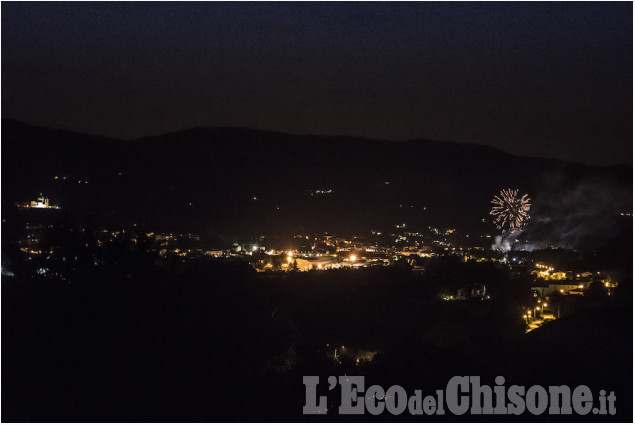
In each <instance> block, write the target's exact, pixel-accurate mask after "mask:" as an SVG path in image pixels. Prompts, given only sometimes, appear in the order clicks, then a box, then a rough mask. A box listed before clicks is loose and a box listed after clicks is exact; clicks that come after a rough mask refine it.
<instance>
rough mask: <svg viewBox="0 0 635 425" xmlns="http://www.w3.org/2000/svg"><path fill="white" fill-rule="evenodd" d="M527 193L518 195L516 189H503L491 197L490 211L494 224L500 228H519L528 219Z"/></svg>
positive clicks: (529, 206) (529, 205)
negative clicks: (491, 205)
mask: <svg viewBox="0 0 635 425" xmlns="http://www.w3.org/2000/svg"><path fill="white" fill-rule="evenodd" d="M529 201H530V199H529V195H527V194H525V195H523V196H522V197H518V189H515V190H511V189H503V190H501V191H500V193H499V194H498V195H496V196H495V197H494V199H492V204H494V206H493V207H492V211H490V214H491V215H493V216H494V224H496V227H498V228H499V229H501V230H505V229H506V228H508V229H509V230H514V229H519V228H520V227H522V226H523V225H524V224H525V222H526V221H527V220H528V219H529V214H528V211H529V209H530V208H531V204H530V203H529Z"/></svg>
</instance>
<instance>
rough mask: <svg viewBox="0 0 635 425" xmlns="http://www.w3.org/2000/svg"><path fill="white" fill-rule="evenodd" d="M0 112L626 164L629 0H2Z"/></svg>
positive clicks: (119, 131)
mask: <svg viewBox="0 0 635 425" xmlns="http://www.w3.org/2000/svg"><path fill="white" fill-rule="evenodd" d="M1 7H2V116H3V118H13V119H18V120H23V121H26V122H29V123H32V124H37V125H44V126H52V127H61V128H67V129H72V130H75V131H81V132H87V133H93V134H98V135H105V136H114V137H120V138H136V137H141V136H149V135H155V134H160V133H164V132H168V131H176V130H180V129H183V128H188V127H196V126H245V127H254V128H260V129H267V130H279V131H285V132H292V133H302V134H305V133H311V134H333V135H335V134H337V135H355V136H367V137H373V138H383V139H411V138H428V139H437V140H451V141H461V142H472V143H480V144H489V145H493V146H497V147H500V148H503V149H504V150H506V151H508V152H511V153H515V154H520V155H531V156H544V157H553V158H560V159H566V160H571V161H576V162H582V163H588V164H598V165H610V164H615V163H630V164H632V117H633V112H632V97H633V86H632V81H633V80H632V61H633V56H632V52H633V48H632V39H633V38H632V19H633V14H632V4H631V3H630V2H623V3H611V4H607V3H602V4H600V3H583V4H582V3H564V4H563V3H558V4H556V3H549V4H547V3H545V4H541V3H531V4H513V3H505V4H501V3H496V4H494V3H479V4H475V3H474V4H466V3H462V4H452V3H442V4H441V3H439V4H426V3H419V4H413V3H408V4H404V3H401V4H395V3H393V4H382V3H328V4H326V3H311V4H308V3H301V4H300V3H297V4H294V3H279V4H270V3H256V4H253V3H233V4H225V3H187V4H184V3H180V4H174V3H154V4H153V3H111V4H105V3H99V4H95V3H92V2H90V3H81V4H80V3H76V4H69V3H48V4H44V3H31V2H29V3H6V2H3V3H2V6H1Z"/></svg>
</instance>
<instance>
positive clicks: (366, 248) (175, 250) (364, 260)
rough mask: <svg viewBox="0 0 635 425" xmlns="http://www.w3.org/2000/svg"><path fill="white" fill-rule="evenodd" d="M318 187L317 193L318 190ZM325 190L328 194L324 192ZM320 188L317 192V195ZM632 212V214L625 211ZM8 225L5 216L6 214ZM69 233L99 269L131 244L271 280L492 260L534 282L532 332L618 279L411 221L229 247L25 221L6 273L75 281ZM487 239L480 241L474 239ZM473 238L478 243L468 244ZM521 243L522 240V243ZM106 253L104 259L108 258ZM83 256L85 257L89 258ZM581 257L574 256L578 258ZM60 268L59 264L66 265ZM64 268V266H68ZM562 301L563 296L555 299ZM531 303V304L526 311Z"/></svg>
mask: <svg viewBox="0 0 635 425" xmlns="http://www.w3.org/2000/svg"><path fill="white" fill-rule="evenodd" d="M315 193H317V192H315ZM322 193H327V192H325V191H323V192H322ZM313 194H314V192H312V193H311V196H313ZM20 208H29V209H30V208H36V209H39V208H44V209H51V208H53V209H58V208H59V207H56V206H52V205H50V204H49V199H48V198H47V197H45V196H43V195H40V196H39V197H38V198H37V200H36V201H32V202H31V203H30V204H28V206H22V207H20ZM619 214H620V216H621V217H626V216H628V217H630V215H631V213H619ZM3 223H4V224H5V225H6V224H7V222H6V219H3ZM56 232H69V233H70V234H75V236H79V237H80V238H81V240H82V241H84V247H85V248H86V249H87V250H89V251H90V252H91V256H90V264H91V267H94V268H95V270H96V271H97V270H99V269H100V268H101V267H106V266H107V264H108V259H107V258H106V257H105V254H106V253H107V251H108V250H109V247H112V246H121V245H122V244H124V245H126V246H127V247H128V248H127V249H132V250H139V249H141V250H145V251H146V252H148V253H149V254H151V255H155V256H156V258H157V259H158V260H157V261H158V264H163V265H164V266H167V265H168V264H174V261H177V262H179V263H182V264H186V263H188V262H190V261H197V260H200V259H204V258H209V259H210V260H212V261H215V262H220V263H232V262H234V263H235V262H240V263H243V264H248V265H249V267H250V268H251V269H252V270H253V271H254V272H257V273H258V274H259V275H261V276H262V277H263V278H265V279H266V277H267V276H280V277H284V276H290V275H292V274H294V273H309V274H310V273H328V272H329V271H331V272H337V271H338V270H339V271H345V270H364V269H370V270H372V269H374V268H378V267H379V268H395V267H396V268H403V269H404V270H408V273H410V274H411V275H412V276H415V277H418V278H420V279H424V281H425V279H426V277H427V276H429V275H430V270H428V269H429V268H430V269H433V268H434V267H433V266H434V264H435V263H436V262H438V261H444V260H443V259H449V260H450V261H453V262H454V263H457V264H458V263H462V264H470V263H472V264H489V265H491V266H492V267H494V268H495V269H496V270H499V271H501V272H504V273H506V274H507V275H508V276H509V278H510V279H512V281H517V282H523V283H524V282H528V285H527V286H526V287H527V290H528V292H527V295H528V296H530V297H532V299H533V300H534V301H535V303H536V304H535V305H533V304H530V305H528V306H523V307H521V311H520V312H519V319H520V318H522V321H523V322H524V323H526V329H527V332H529V331H532V330H534V329H536V328H537V327H539V326H541V325H542V324H543V323H545V322H547V321H551V320H555V319H557V318H559V317H560V316H561V313H562V312H561V311H560V308H559V304H561V302H562V299H563V297H583V296H584V295H585V293H587V292H588V291H589V290H591V289H592V288H595V287H597V286H600V287H601V288H603V290H604V293H605V295H607V296H611V295H612V293H613V291H614V290H615V288H617V287H618V285H619V282H618V281H617V280H615V279H614V278H613V277H612V276H611V275H610V274H609V273H608V272H607V271H604V270H589V269H586V268H584V267H581V266H579V265H578V266H575V265H573V264H570V265H568V266H565V264H566V261H565V262H562V265H561V266H558V265H556V263H558V262H559V261H556V260H554V263H548V262H545V261H543V260H539V259H538V258H540V257H541V255H547V256H549V255H550V253H554V252H555V253H559V254H566V255H567V256H573V257H576V256H577V254H576V251H571V250H562V249H555V250H552V249H546V250H523V249H519V250H516V251H509V252H505V251H502V250H500V249H499V248H497V247H495V246H494V245H493V244H492V240H493V239H494V235H493V234H484V235H472V236H471V239H470V235H462V236H463V237H461V236H459V235H458V234H457V233H456V229H452V228H446V229H440V228H436V227H431V226H428V227H427V228H426V229H423V230H413V229H409V226H408V225H407V223H399V224H395V225H394V227H393V230H391V231H390V232H388V233H384V232H381V231H377V230H372V231H370V232H369V233H368V234H366V235H354V236H349V237H345V236H341V235H337V234H333V233H328V232H325V233H321V234H307V235H302V234H297V235H294V236H292V237H290V238H286V239H285V238H280V237H277V236H265V235H259V236H257V237H254V238H251V239H248V240H234V241H233V242H232V243H227V244H226V245H224V246H220V245H209V244H208V243H207V242H206V239H205V238H204V237H203V238H202V237H201V236H200V235H198V234H192V233H161V232H153V231H148V230H142V229H141V228H140V226H138V225H137V224H132V225H130V226H124V227H119V228H116V229H113V228H97V229H96V228H87V227H84V226H77V225H71V226H67V225H61V224H59V223H53V224H48V225H46V224H42V223H40V224H36V223H27V224H26V226H25V227H24V229H23V232H22V233H21V234H20V236H19V237H16V238H15V239H13V240H11V241H10V243H11V245H14V246H15V247H17V248H18V249H19V251H20V252H21V255H22V256H21V258H19V259H16V260H15V264H20V265H19V266H18V267H17V268H19V269H21V270H20V271H19V272H18V270H12V269H11V264H7V266H4V265H3V269H2V274H3V276H8V277H14V276H15V275H16V273H20V274H21V275H22V276H23V277H24V276H25V275H26V276H28V275H29V274H31V275H33V276H38V277H47V276H48V277H49V278H52V279H53V278H54V279H58V280H62V281H66V282H69V283H72V280H73V271H74V270H75V269H76V267H74V264H75V263H77V262H79V261H82V260H80V259H78V256H67V255H65V254H64V251H65V250H64V249H63V248H62V247H60V246H56V245H55V243H54V242H53V240H52V239H50V238H49V237H50V235H51V234H55V233H56ZM475 240H477V241H481V243H482V245H475V244H474V243H473V241H475ZM467 241H472V243H466V242H467ZM518 242H520V241H518ZM102 255H104V257H102ZM84 260H85V259H84ZM574 263H575V262H574ZM60 266H61V267H60ZM62 270H65V271H62ZM488 286H489V282H488V281H487V279H480V280H474V281H473V282H472V283H470V284H468V285H467V286H461V287H459V288H458V289H456V290H454V291H451V292H442V293H439V294H438V297H437V298H438V299H439V300H440V301H444V302H467V301H475V300H478V301H482V302H487V301H491V300H492V298H493V297H495V296H496V295H495V293H492V292H491V291H488ZM554 299H557V300H558V301H557V302H554V301H551V300H554ZM525 309H527V310H526V311H525Z"/></svg>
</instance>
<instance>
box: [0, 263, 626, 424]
mask: <svg viewBox="0 0 635 425" xmlns="http://www.w3.org/2000/svg"><path fill="white" fill-rule="evenodd" d="M117 264H119V265H118V267H112V268H108V269H100V270H98V271H96V270H95V269H94V268H86V269H82V268H81V267H78V268H77V270H75V272H74V274H73V276H72V279H71V281H70V282H58V281H55V280H54V279H50V278H46V277H42V278H30V279H20V278H16V277H4V276H3V278H2V347H3V350H2V420H3V421H11V422H13V421H177V420H178V421H205V422H209V421H221V420H227V421H246V420H252V421H289V420H322V418H320V417H303V416H302V406H303V405H304V386H303V384H302V376H303V375H319V376H320V377H321V379H322V380H325V379H326V378H327V377H328V376H330V375H336V376H337V375H343V374H345V373H346V374H348V375H364V376H366V382H367V385H371V384H381V385H383V386H384V388H387V387H389V386H390V385H393V384H399V385H402V386H404V387H405V388H406V389H407V390H409V391H412V390H414V389H422V390H423V394H424V395H425V394H434V391H435V390H436V389H443V388H445V385H446V383H447V381H448V379H449V378H451V377H452V376H455V375H480V376H481V377H482V381H483V382H484V383H489V384H491V385H493V384H492V382H493V378H494V377H495V376H497V375H503V376H504V377H505V378H506V382H507V384H508V385H511V384H521V385H526V386H530V385H533V384H541V385H544V386H546V385H561V384H568V385H571V386H574V385H579V384H584V385H588V386H589V387H590V388H591V389H592V390H593V391H594V393H597V392H598V391H599V390H601V389H605V390H608V391H615V393H616V395H617V415H616V416H608V417H606V416H605V417H601V416H593V415H590V416H587V417H582V418H580V417H575V418H571V417H568V418H558V417H551V418H549V420H554V419H555V420H559V419H561V420H576V421H579V420H583V421H585V420H591V421H593V420H609V421H612V420H621V421H631V420H632V402H631V400H632V390H631V388H632V366H631V365H632V320H631V319H632V303H631V299H632V298H631V297H632V295H631V292H630V289H629V288H630V286H629V285H622V289H620V290H619V291H616V293H615V294H613V295H612V296H611V297H604V296H601V295H597V296H592V294H589V295H588V296H584V297H579V298H578V300H577V301H575V303H574V304H575V308H569V311H570V313H569V314H567V315H564V316H563V317H562V318H561V319H559V320H556V321H554V322H552V323H547V324H545V325H544V326H543V327H541V328H539V329H537V330H535V331H533V332H531V333H528V334H526V333H524V323H523V322H522V320H520V313H521V311H520V304H521V303H522V302H524V297H525V296H526V292H527V291H526V289H527V288H526V287H525V286H526V285H525V284H524V283H523V282H522V281H519V280H517V279H516V280H515V279H510V278H508V277H506V276H507V274H505V273H499V272H497V271H496V270H492V269H491V268H489V267H491V266H489V265H482V266H481V265H478V266H477V265H469V264H463V265H460V264H459V265H457V264H454V263H452V264H450V263H448V264H438V265H437V266H436V270H437V273H438V275H441V276H448V277H447V278H444V279H439V278H432V277H430V276H419V275H414V274H413V273H412V272H411V271H410V270H409V268H408V267H406V266H400V265H396V266H394V267H387V268H381V269H368V270H358V271H332V272H309V273H293V272H292V273H286V274H271V275H269V274H257V273H255V272H254V271H253V270H252V269H251V268H250V267H249V266H248V265H247V264H245V263H242V262H217V261H211V260H207V259H205V258H203V259H201V260H200V261H189V262H180V261H179V260H176V261H173V262H171V263H170V262H161V261H158V262H157V261H156V259H155V258H153V257H151V256H149V255H147V254H144V253H136V254H127V255H125V256H122V257H120V258H118V259H117ZM444 267H446V269H445V273H439V272H440V271H443V270H444V269H443V268H444ZM479 267H484V268H485V267H487V268H488V269H487V270H486V271H487V273H489V274H490V275H491V279H490V280H491V283H490V287H491V289H492V292H491V293H492V294H493V298H492V299H491V300H488V301H475V302H470V301H467V302H458V301H455V302H444V301H441V300H440V299H439V296H438V295H439V293H440V291H443V290H446V289H447V288H448V286H450V287H451V286H452V284H453V279H454V280H455V281H456V280H457V279H458V280H460V279H461V277H460V276H461V274H462V273H470V274H472V273H482V272H483V271H484V270H485V269H479ZM450 270H452V272H451V273H450ZM618 289H619V288H618ZM327 344H328V346H327ZM341 346H345V347H346V351H347V352H348V353H353V354H352V356H348V357H347V356H346V355H344V351H341V352H340V353H341V357H340V361H339V362H337V361H335V360H334V359H333V358H332V357H329V355H330V353H331V351H332V350H333V347H341ZM364 352H376V354H375V355H374V357H372V359H368V358H366V359H363V361H362V362H361V363H359V364H358V363H357V362H356V360H355V357H356V355H357V356H360V354H359V353H364ZM356 353H357V354H356ZM364 360H368V361H364ZM329 400H333V402H334V401H335V397H330V399H329ZM335 407H336V405H332V403H331V402H330V405H329V408H330V409H329V415H327V416H326V419H328V420H331V421H333V420H334V421H339V420H342V419H346V420H351V419H356V418H351V417H344V418H342V417H338V416H337V415H335V412H336V411H337V409H336V408H335ZM507 418H509V417H507ZM532 418H533V417H524V420H531V419H532ZM364 419H365V420H383V421H387V420H390V421H393V420H403V421H410V420H421V419H422V418H417V417H410V416H409V415H407V414H406V415H402V416H400V417H398V418H395V417H392V416H389V415H387V414H385V415H382V416H379V417H364ZM434 419H435V421H439V420H441V421H443V420H456V419H457V418H453V417H452V416H451V415H447V416H443V417H435V418H434ZM475 419H476V420H478V419H480V418H474V417H469V416H466V417H462V418H461V420H475ZM499 419H500V420H505V417H503V418H496V417H488V418H487V420H499ZM533 419H535V418H533Z"/></svg>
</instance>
